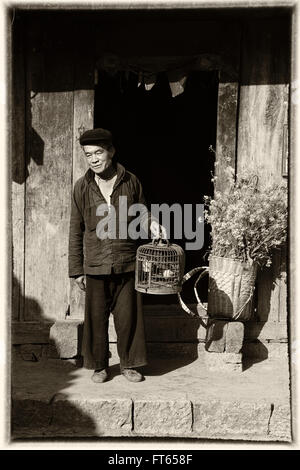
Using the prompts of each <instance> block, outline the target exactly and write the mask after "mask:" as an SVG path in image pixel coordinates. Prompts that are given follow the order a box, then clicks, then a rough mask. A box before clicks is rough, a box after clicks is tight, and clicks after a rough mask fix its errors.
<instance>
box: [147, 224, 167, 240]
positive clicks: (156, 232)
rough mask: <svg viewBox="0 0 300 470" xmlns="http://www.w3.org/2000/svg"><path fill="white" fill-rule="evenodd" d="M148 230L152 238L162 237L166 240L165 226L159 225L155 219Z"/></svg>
mask: <svg viewBox="0 0 300 470" xmlns="http://www.w3.org/2000/svg"><path fill="white" fill-rule="evenodd" d="M150 230H151V233H152V238H164V239H165V240H167V231H166V229H165V227H163V226H162V225H159V223H158V222H156V220H152V222H151V225H150Z"/></svg>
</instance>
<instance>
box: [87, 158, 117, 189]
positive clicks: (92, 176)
mask: <svg viewBox="0 0 300 470" xmlns="http://www.w3.org/2000/svg"><path fill="white" fill-rule="evenodd" d="M116 168H117V179H116V182H115V185H114V186H115V187H116V186H117V185H118V184H119V183H120V182H121V181H122V179H123V178H124V175H125V172H126V170H125V168H124V166H123V165H121V163H118V162H117V163H116ZM85 178H86V180H87V182H88V183H89V184H90V183H91V182H93V181H94V182H95V172H94V171H93V170H91V168H89V169H88V170H87V172H86V174H85Z"/></svg>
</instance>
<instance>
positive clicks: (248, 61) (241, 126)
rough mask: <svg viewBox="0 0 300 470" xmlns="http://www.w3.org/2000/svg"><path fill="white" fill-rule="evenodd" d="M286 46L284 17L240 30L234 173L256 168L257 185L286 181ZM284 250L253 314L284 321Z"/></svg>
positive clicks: (262, 279) (265, 275)
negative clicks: (236, 138)
mask: <svg viewBox="0 0 300 470" xmlns="http://www.w3.org/2000/svg"><path fill="white" fill-rule="evenodd" d="M289 69H290V49H289V32H288V22H286V23H283V22H282V21H279V20H276V19H275V20H274V19H273V20H257V19H256V20H255V21H249V22H247V23H246V25H245V27H244V30H243V50H242V56H241V87H240V97H239V117H238V132H237V133H238V142H237V143H238V145H237V172H238V173H239V172H241V171H243V170H245V169H248V170H252V171H255V172H256V174H257V175H258V177H259V179H258V185H259V187H260V188H264V187H265V185H266V184H269V183H270V182H274V183H287V178H286V177H284V176H283V175H282V173H283V168H282V163H283V156H284V153H285V152H286V150H287V148H288V137H289V135H288V134H289V133H288V124H289V116H288V113H289V80H290V78H289V77H290V70H289ZM286 256H287V252H286V249H283V250H281V251H280V252H279V253H278V254H277V255H276V256H275V257H274V262H273V264H272V266H271V267H270V268H269V269H268V268H266V269H264V270H263V271H262V272H261V273H259V276H258V283H257V319H258V320H259V321H267V320H268V321H275V322H286V321H287V286H286V283H287V279H286Z"/></svg>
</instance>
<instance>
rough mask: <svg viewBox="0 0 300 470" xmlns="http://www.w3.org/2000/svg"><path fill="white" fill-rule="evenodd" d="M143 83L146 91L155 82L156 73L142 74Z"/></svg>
mask: <svg viewBox="0 0 300 470" xmlns="http://www.w3.org/2000/svg"><path fill="white" fill-rule="evenodd" d="M144 83H145V88H146V90H147V91H149V90H151V89H152V88H153V87H154V85H155V83H156V74H155V73H151V74H147V75H144Z"/></svg>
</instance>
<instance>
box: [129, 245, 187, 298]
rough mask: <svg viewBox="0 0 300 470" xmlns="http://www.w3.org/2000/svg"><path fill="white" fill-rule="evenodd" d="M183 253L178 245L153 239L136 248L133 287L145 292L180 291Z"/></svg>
mask: <svg viewBox="0 0 300 470" xmlns="http://www.w3.org/2000/svg"><path fill="white" fill-rule="evenodd" d="M184 264H185V255H184V251H183V249H182V248H181V247H180V246H179V245H175V244H171V243H170V242H169V241H168V240H164V239H158V240H153V241H152V242H151V243H148V244H147V245H141V246H140V247H139V248H138V249H137V255H136V270H135V289H136V290H137V291H138V292H144V293H146V294H160V295H166V294H176V293H178V292H180V291H181V284H182V278H183V274H184Z"/></svg>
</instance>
